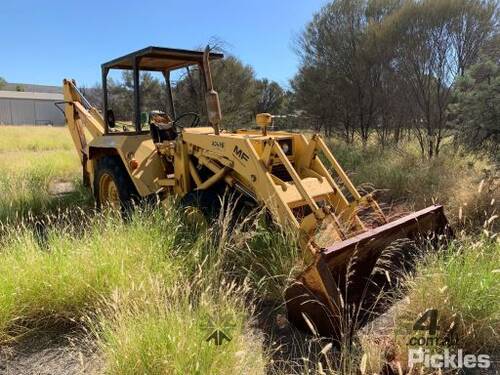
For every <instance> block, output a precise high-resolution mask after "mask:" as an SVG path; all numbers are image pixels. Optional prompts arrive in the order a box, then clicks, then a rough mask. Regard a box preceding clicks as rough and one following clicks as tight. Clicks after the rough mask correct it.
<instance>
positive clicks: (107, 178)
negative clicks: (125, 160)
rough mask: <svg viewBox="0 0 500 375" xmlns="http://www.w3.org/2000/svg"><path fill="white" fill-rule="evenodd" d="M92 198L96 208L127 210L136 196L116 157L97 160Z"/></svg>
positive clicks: (133, 187)
mask: <svg viewBox="0 0 500 375" xmlns="http://www.w3.org/2000/svg"><path fill="white" fill-rule="evenodd" d="M94 196H95V200H96V203H97V207H98V208H104V207H111V208H113V209H117V210H118V209H119V210H121V211H122V212H125V211H127V210H129V209H130V208H131V207H132V206H133V203H134V201H135V200H136V199H137V197H138V195H137V192H136V190H135V186H134V185H133V184H132V181H131V180H130V177H129V175H128V174H127V172H126V171H125V170H124V167H123V165H122V163H121V161H120V159H118V158H117V157H104V158H102V159H101V160H99V162H98V164H97V167H96V173H95V178H94Z"/></svg>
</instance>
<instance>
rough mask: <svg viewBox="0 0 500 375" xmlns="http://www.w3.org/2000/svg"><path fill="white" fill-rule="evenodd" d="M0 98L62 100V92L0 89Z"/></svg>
mask: <svg viewBox="0 0 500 375" xmlns="http://www.w3.org/2000/svg"><path fill="white" fill-rule="evenodd" d="M0 99H31V100H64V96H63V94H57V93H51V92H23V91H2V90H0Z"/></svg>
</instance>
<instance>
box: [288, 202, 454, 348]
mask: <svg viewBox="0 0 500 375" xmlns="http://www.w3.org/2000/svg"><path fill="white" fill-rule="evenodd" d="M447 231H449V228H448V225H447V220H446V217H445V215H444V212H443V207H442V206H438V205H434V206H430V207H428V208H425V209H423V210H420V211H418V212H415V213H412V214H410V215H407V216H405V217H403V218H400V219H397V220H394V221H392V222H390V223H387V224H384V225H381V226H379V227H377V228H374V229H371V230H368V231H366V232H363V233H361V234H359V235H356V236H354V237H352V238H349V239H347V240H344V241H341V242H338V243H336V244H334V245H332V246H330V247H327V248H324V249H322V250H321V251H320V252H319V253H318V254H317V255H316V258H315V261H314V263H313V264H311V265H310V266H309V267H308V268H307V269H305V270H304V271H303V272H302V273H301V274H300V275H299V277H298V278H297V280H296V282H295V283H293V284H292V285H291V286H290V287H289V288H288V289H287V290H286V291H285V298H286V304H287V310H288V317H289V320H290V321H291V322H292V323H294V324H295V325H296V326H298V327H299V328H303V329H306V330H311V329H312V330H314V331H315V332H316V333H317V334H319V335H321V336H328V337H332V338H334V339H337V340H340V338H341V337H342V334H343V333H346V332H348V331H346V329H349V330H351V329H353V327H359V326H361V325H363V324H364V323H366V322H367V321H368V320H369V319H370V318H371V317H374V316H375V314H374V313H375V312H380V310H381V309H383V308H386V307H384V306H383V305H384V303H383V300H381V299H380V298H379V296H380V295H381V294H382V293H380V292H381V291H382V290H387V289H388V287H390V286H392V287H394V280H391V276H390V274H391V273H390V272H383V271H382V272H378V271H377V269H376V268H378V262H379V260H380V259H381V255H382V254H383V253H384V249H387V248H388V247H390V246H391V244H394V243H395V241H396V243H397V242H401V240H403V239H409V240H419V239H426V238H434V239H435V238H437V237H439V235H442V234H446V233H447ZM429 235H431V237H429ZM397 240H400V241H397ZM407 242H408V241H407ZM401 253H402V254H401ZM398 254H399V255H398V257H399V258H401V257H403V258H404V256H405V254H404V249H403V251H402V252H398ZM399 260H401V259H399ZM390 264H392V265H393V266H392V267H394V268H399V269H400V270H401V264H402V263H401V262H395V259H391V263H390ZM396 264H399V265H396ZM385 267H387V265H386V266H385Z"/></svg>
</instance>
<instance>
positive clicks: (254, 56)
mask: <svg viewBox="0 0 500 375" xmlns="http://www.w3.org/2000/svg"><path fill="white" fill-rule="evenodd" d="M325 3H326V0H232V1H231V0H212V1H208V0H205V1H203V0H183V1H181V0H175V1H174V0H163V1H161V0H142V1H124V0H121V1H119V0H100V1H98V0H83V1H82V0H80V1H74V0H37V1H35V0H1V1H0V77H3V78H4V79H6V80H7V82H15V83H36V84H46V85H60V84H61V81H62V79H63V78H73V79H75V80H76V81H77V83H78V84H80V85H87V86H89V85H93V84H95V83H97V82H99V80H100V65H101V63H103V62H106V61H109V60H112V59H113V58H116V57H119V56H122V55H125V54H127V53H130V52H132V51H135V50H138V49H141V48H144V47H147V46H150V45H154V46H161V47H172V48H184V49H194V48H198V47H200V46H204V45H206V44H207V43H208V42H209V41H210V40H214V38H216V39H219V40H222V41H224V43H225V48H226V51H227V52H229V53H230V54H232V55H234V56H236V57H238V58H239V59H241V60H242V61H243V62H244V63H245V64H249V65H251V66H253V68H254V70H255V73H256V76H257V77H258V78H269V79H272V80H275V81H277V82H278V83H280V84H281V85H284V86H287V85H288V81H289V79H290V78H292V77H293V75H294V74H295V72H296V71H297V68H298V64H299V59H298V57H297V55H296V53H295V52H294V50H293V44H294V40H296V38H297V36H298V35H300V33H301V31H302V30H304V28H305V26H306V24H307V23H308V22H309V21H310V20H311V19H312V16H313V14H314V13H315V12H317V11H318V10H319V9H320V8H321V6H322V5H324V4H325Z"/></svg>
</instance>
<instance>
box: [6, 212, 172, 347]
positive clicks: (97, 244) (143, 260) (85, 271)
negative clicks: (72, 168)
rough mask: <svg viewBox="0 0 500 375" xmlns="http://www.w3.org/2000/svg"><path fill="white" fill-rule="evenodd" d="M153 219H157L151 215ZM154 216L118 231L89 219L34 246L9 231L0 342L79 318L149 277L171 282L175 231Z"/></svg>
mask: <svg viewBox="0 0 500 375" xmlns="http://www.w3.org/2000/svg"><path fill="white" fill-rule="evenodd" d="M158 215H159V214H158ZM158 215H156V216H154V215H153V217H152V218H149V219H147V218H144V220H139V219H138V220H134V221H132V222H131V223H128V224H125V223H123V222H121V220H120V219H118V218H113V217H96V218H94V220H93V221H94V223H93V224H92V225H91V226H90V228H88V229H86V230H85V231H84V232H83V234H80V235H76V236H75V233H76V231H77V228H75V229H74V230H71V228H68V227H66V228H61V229H49V231H48V233H47V235H46V238H44V241H43V242H41V241H40V240H37V238H36V236H35V234H34V233H33V232H31V231H29V230H23V231H21V233H19V232H17V231H16V232H12V233H11V234H10V235H8V236H7V238H4V239H3V241H2V251H1V253H0V290H1V291H2V293H1V294H0V338H3V339H6V338H8V336H9V330H10V329H11V328H13V329H14V331H13V334H15V333H16V330H22V329H23V325H24V323H23V322H26V324H27V325H26V327H28V326H29V324H31V323H32V322H35V325H36V322H37V321H45V320H54V319H59V318H64V319H79V318H80V317H81V316H83V315H84V314H85V313H86V312H88V311H89V310H91V309H95V308H96V307H97V304H98V303H100V300H101V299H102V298H107V297H109V296H110V295H111V294H112V293H114V292H116V291H117V290H123V289H130V288H131V286H132V285H134V284H140V283H142V282H144V280H146V279H148V278H149V277H154V276H155V275H158V276H161V277H162V278H163V279H164V280H165V283H167V282H169V281H170V280H175V274H176V272H178V271H177V270H178V269H179V266H178V265H176V261H177V260H176V259H175V258H174V257H173V251H174V245H173V241H174V237H175V235H176V232H175V226H174V229H173V230H170V231H168V230H167V231H164V230H163V229H165V228H166V227H168V225H169V224H172V222H171V221H169V220H168V217H166V216H163V215H162V216H161V218H162V220H161V223H159V221H160V220H159V219H158Z"/></svg>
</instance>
